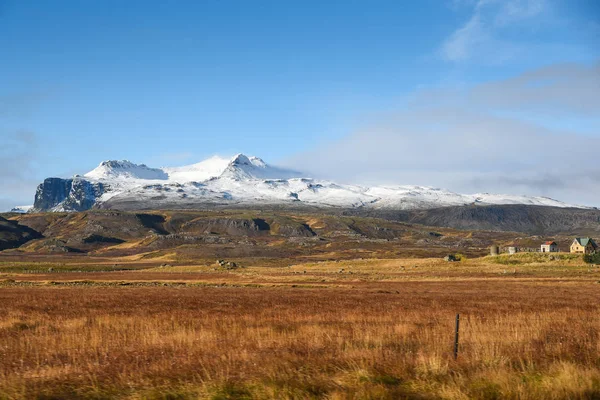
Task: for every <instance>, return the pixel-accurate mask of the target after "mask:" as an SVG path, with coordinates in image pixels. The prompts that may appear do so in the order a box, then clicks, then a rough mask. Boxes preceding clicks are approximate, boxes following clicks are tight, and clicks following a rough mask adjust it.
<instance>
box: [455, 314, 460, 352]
mask: <svg viewBox="0 0 600 400" xmlns="http://www.w3.org/2000/svg"><path fill="white" fill-rule="evenodd" d="M459 326H460V314H456V329H455V331H454V359H455V360H456V359H457V358H458V328H459Z"/></svg>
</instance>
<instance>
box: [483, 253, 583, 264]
mask: <svg viewBox="0 0 600 400" xmlns="http://www.w3.org/2000/svg"><path fill="white" fill-rule="evenodd" d="M487 259H488V260H491V261H492V262H493V263H496V264H502V265H520V264H534V263H551V262H553V261H566V262H573V261H581V254H571V253H516V254H501V255H498V256H490V257H487Z"/></svg>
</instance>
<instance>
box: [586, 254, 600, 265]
mask: <svg viewBox="0 0 600 400" xmlns="http://www.w3.org/2000/svg"><path fill="white" fill-rule="evenodd" d="M583 261H584V262H586V263H588V264H600V253H595V254H584V255H583Z"/></svg>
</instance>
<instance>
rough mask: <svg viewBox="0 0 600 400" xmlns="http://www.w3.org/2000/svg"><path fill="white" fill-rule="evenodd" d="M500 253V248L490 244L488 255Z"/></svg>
mask: <svg viewBox="0 0 600 400" xmlns="http://www.w3.org/2000/svg"><path fill="white" fill-rule="evenodd" d="M498 254H500V248H499V247H498V246H496V245H493V246H490V255H492V256H497V255H498Z"/></svg>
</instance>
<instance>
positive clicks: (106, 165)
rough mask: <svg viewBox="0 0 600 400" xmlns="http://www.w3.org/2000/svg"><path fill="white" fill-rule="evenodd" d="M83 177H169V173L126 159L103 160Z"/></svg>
mask: <svg viewBox="0 0 600 400" xmlns="http://www.w3.org/2000/svg"><path fill="white" fill-rule="evenodd" d="M84 177H86V178H90V179H98V180H113V179H124V180H131V179H156V180H167V179H169V175H168V174H167V173H166V172H165V171H163V170H161V169H158V168H149V167H147V166H146V165H145V164H139V165H138V164H134V163H132V162H131V161H127V160H123V161H103V162H101V163H100V165H98V166H97V167H96V168H95V169H93V170H91V171H90V172H88V173H87V174H85V175H84Z"/></svg>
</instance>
